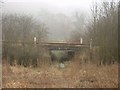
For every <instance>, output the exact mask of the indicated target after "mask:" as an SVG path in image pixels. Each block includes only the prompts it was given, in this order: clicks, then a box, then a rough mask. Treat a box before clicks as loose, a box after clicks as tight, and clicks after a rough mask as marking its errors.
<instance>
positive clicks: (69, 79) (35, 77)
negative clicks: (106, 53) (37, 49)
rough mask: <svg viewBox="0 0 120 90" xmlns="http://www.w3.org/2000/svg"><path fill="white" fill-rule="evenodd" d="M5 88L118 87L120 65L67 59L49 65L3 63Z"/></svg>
mask: <svg viewBox="0 0 120 90" xmlns="http://www.w3.org/2000/svg"><path fill="white" fill-rule="evenodd" d="M2 81H3V88H25V87H27V88H41V87H42V88H48V87H49V88H117V87H118V66H117V65H115V64H114V65H109V66H101V67H98V66H97V65H89V64H86V65H82V66H81V65H80V64H78V62H72V61H71V62H67V63H66V67H65V68H64V69H60V68H59V67H57V64H54V65H51V66H50V67H48V68H25V67H22V66H14V67H12V66H8V65H6V64H4V65H3V80H2Z"/></svg>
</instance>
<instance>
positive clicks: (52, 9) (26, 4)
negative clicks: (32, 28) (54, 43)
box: [2, 0, 92, 40]
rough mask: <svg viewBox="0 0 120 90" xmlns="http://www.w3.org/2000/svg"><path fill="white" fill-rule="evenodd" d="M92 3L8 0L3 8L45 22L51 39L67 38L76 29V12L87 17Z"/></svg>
mask: <svg viewBox="0 0 120 90" xmlns="http://www.w3.org/2000/svg"><path fill="white" fill-rule="evenodd" d="M91 4H92V0H84V1H81V0H39V1H38V0H29V1H28V0H7V1H4V3H3V8H2V9H3V13H7V14H10V13H19V14H27V15H31V16H33V17H34V18H35V19H36V20H38V21H41V22H43V23H44V24H45V25H46V27H47V31H48V32H49V34H48V38H49V39H50V40H67V39H68V38H69V37H70V35H71V32H72V31H74V30H75V29H76V27H75V25H74V22H75V20H76V19H75V14H76V12H77V13H79V14H83V16H84V18H85V19H87V18H88V17H89V15H90V13H89V12H90V6H91ZM81 24H82V22H81ZM81 32H82V31H81Z"/></svg>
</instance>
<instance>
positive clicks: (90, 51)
mask: <svg viewBox="0 0 120 90" xmlns="http://www.w3.org/2000/svg"><path fill="white" fill-rule="evenodd" d="M91 60H92V39H90V61H91Z"/></svg>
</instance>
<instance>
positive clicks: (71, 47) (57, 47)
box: [41, 42, 90, 51]
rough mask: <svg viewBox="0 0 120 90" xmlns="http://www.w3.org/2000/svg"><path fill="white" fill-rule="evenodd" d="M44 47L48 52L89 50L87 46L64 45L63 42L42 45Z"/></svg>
mask: <svg viewBox="0 0 120 90" xmlns="http://www.w3.org/2000/svg"><path fill="white" fill-rule="evenodd" d="M41 45H42V46H44V47H47V48H48V49H49V50H76V51H77V50H81V49H83V48H90V45H89V44H80V43H67V42H66V43H64V42H62V43H61V42H58V43H57V42H52V43H42V44H41Z"/></svg>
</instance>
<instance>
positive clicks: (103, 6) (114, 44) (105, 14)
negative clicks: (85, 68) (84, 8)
mask: <svg viewBox="0 0 120 90" xmlns="http://www.w3.org/2000/svg"><path fill="white" fill-rule="evenodd" d="M91 13H92V15H91V18H89V20H88V23H87V24H86V23H85V25H83V26H81V27H84V26H85V28H78V31H81V30H84V31H85V33H84V34H82V35H81V33H82V32H81V33H80V34H79V33H76V34H75V35H72V38H74V39H76V40H77V39H79V38H80V37H83V40H84V41H86V42H88V43H90V41H91V40H92V47H93V49H92V60H93V62H95V61H98V62H100V64H107V63H112V62H114V61H117V60H118V2H114V1H113V0H111V1H108V2H101V3H97V2H94V3H93V5H92V7H91ZM76 18H78V22H76V23H77V25H81V22H85V20H84V19H81V15H78V14H76ZM84 41H83V42H84Z"/></svg>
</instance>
